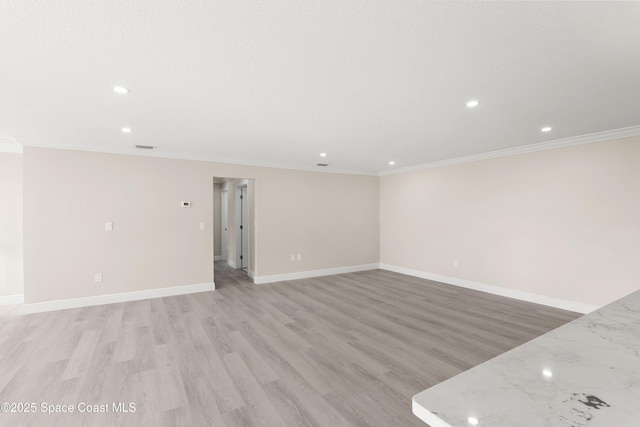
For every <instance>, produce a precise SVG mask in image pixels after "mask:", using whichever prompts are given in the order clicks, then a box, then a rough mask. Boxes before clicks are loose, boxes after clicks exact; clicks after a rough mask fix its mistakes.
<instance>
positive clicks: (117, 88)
mask: <svg viewBox="0 0 640 427" xmlns="http://www.w3.org/2000/svg"><path fill="white" fill-rule="evenodd" d="M113 91H114V92H115V93H119V94H120V95H124V94H125V93H129V89H127V88H126V87H124V86H114V87H113Z"/></svg>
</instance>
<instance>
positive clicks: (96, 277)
mask: <svg viewBox="0 0 640 427" xmlns="http://www.w3.org/2000/svg"><path fill="white" fill-rule="evenodd" d="M93 279H94V280H95V282H96V283H102V273H96V274H95V275H94V277H93Z"/></svg>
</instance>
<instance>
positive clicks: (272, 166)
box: [20, 143, 378, 176]
mask: <svg viewBox="0 0 640 427" xmlns="http://www.w3.org/2000/svg"><path fill="white" fill-rule="evenodd" d="M23 145H24V146H25V147H34V148H50V149H54V150H70V151H87V152H91V153H104V154H118V155H124V156H140V157H155V158H162V159H175V160H192V161H198V162H208V163H222V164H230V165H238V166H253V167H260V168H269V169H286V170H297V171H304V172H320V173H334V174H342V175H364V176H378V172H363V171H353V170H343V169H331V168H318V167H301V166H292V165H287V164H280V163H268V162H252V161H243V160H236V159H225V158H220V157H215V156H207V155H204V156H193V155H188V154H178V153H171V152H162V151H156V152H151V151H149V152H139V151H134V150H132V149H124V150H118V149H112V148H91V147H82V146H74V145H63V144H44V143H26V144H23ZM20 152H22V150H21V151H20Z"/></svg>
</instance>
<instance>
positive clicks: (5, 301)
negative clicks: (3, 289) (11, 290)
mask: <svg viewBox="0 0 640 427" xmlns="http://www.w3.org/2000/svg"><path fill="white" fill-rule="evenodd" d="M13 304H24V294H16V295H5V296H0V305H13Z"/></svg>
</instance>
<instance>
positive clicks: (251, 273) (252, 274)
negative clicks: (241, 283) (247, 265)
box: [247, 269, 256, 279]
mask: <svg viewBox="0 0 640 427" xmlns="http://www.w3.org/2000/svg"><path fill="white" fill-rule="evenodd" d="M247 275H249V277H251V278H252V279H254V278H255V277H256V272H255V271H253V270H249V269H247Z"/></svg>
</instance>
